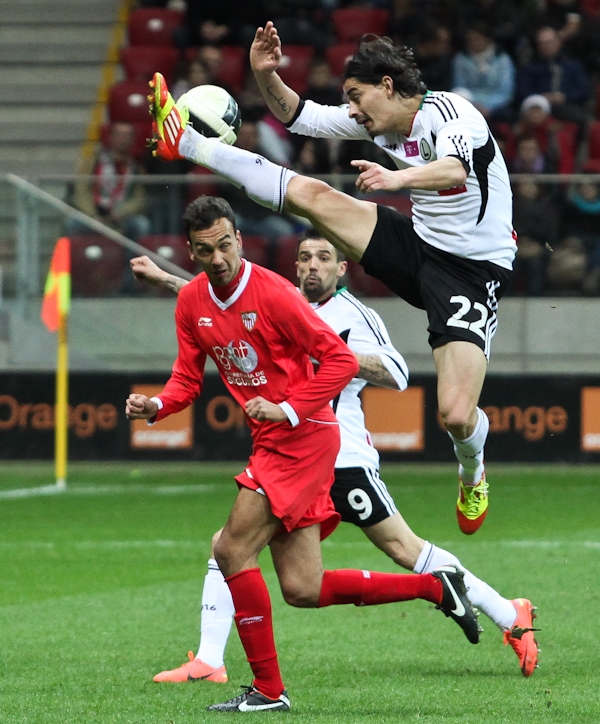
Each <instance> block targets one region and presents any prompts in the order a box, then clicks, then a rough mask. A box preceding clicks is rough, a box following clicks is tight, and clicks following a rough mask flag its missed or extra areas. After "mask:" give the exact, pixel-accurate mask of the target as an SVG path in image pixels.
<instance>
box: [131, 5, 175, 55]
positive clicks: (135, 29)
mask: <svg viewBox="0 0 600 724" xmlns="http://www.w3.org/2000/svg"><path fill="white" fill-rule="evenodd" d="M182 20H183V12H182V11H181V10H169V9H168V8H137V9H136V10H134V11H133V12H132V13H131V14H130V16H129V23H128V31H129V44H130V45H153V46H158V45H172V44H173V32H174V31H175V28H178V27H179V26H180V25H181V23H182Z"/></svg>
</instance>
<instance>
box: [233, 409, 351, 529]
mask: <svg viewBox="0 0 600 724" xmlns="http://www.w3.org/2000/svg"><path fill="white" fill-rule="evenodd" d="M339 449H340V430H339V425H338V424H337V423H331V422H328V423H319V422H311V421H309V420H305V421H304V422H301V423H300V424H299V425H298V426H297V427H294V428H291V429H289V430H286V435H285V437H280V438H279V439H277V440H273V441H269V440H262V441H261V442H260V443H258V444H257V445H256V447H255V448H254V450H253V451H252V455H251V456H250V460H249V461H248V465H247V467H246V469H245V470H244V472H243V473H240V474H239V475H236V477H235V479H236V481H237V482H238V484H239V485H243V486H244V487H245V488H250V490H259V489H262V490H263V491H264V493H265V495H266V497H267V498H268V500H269V503H270V505H271V510H272V512H273V515H275V516H276V517H277V518H279V519H280V520H281V522H282V524H283V527H284V528H285V530H286V531H288V532H290V531H292V530H294V529H295V528H307V527H308V526H310V525H315V523H320V525H321V540H323V539H324V538H327V536H328V535H331V534H332V533H333V531H334V530H335V529H336V528H337V526H338V523H339V522H340V519H341V516H340V514H339V513H337V512H336V510H335V508H334V507H333V503H332V501H331V496H330V495H329V491H330V489H331V486H332V484H333V476H334V466H335V460H336V457H337V454H338V452H339Z"/></svg>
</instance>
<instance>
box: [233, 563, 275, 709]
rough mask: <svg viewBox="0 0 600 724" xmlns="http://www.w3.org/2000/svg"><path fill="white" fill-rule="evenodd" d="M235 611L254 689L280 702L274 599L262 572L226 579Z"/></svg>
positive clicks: (252, 572)
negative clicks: (272, 607)
mask: <svg viewBox="0 0 600 724" xmlns="http://www.w3.org/2000/svg"><path fill="white" fill-rule="evenodd" d="M225 581H226V582H227V585H228V586H229V590H230V591H231V597H232V599H233V605H234V607H235V611H236V613H235V616H234V619H235V625H236V626H237V630H238V633H239V635H240V639H241V640H242V646H243V647H244V651H245V652H246V656H247V657H248V663H249V664H250V668H251V669H252V673H253V674H254V682H253V683H254V686H256V688H257V689H258V690H259V691H260V692H261V694H265V695H266V696H268V697H270V698H271V699H278V698H279V696H280V694H281V692H282V691H283V689H284V687H283V681H282V680H281V672H280V671H279V664H278V663H277V651H276V649H275V637H274V636H273V618H272V616H271V599H270V598H269V591H268V589H267V584H266V583H265V579H264V578H263V577H262V573H261V572H260V568H250V569H248V570H246V571H240V572H239V573H234V574H233V576H229V577H228V578H226V579H225Z"/></svg>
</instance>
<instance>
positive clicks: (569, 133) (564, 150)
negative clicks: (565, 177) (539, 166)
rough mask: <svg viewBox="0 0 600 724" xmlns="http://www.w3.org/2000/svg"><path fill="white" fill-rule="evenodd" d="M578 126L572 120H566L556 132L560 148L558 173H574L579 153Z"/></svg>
mask: <svg viewBox="0 0 600 724" xmlns="http://www.w3.org/2000/svg"><path fill="white" fill-rule="evenodd" d="M578 131H579V129H578V126H577V124H576V123H573V122H572V121H564V122H563V123H562V127H561V129H560V130H559V131H558V132H557V134H556V140H557V143H558V150H559V163H558V173H574V171H575V157H576V155H577V134H578Z"/></svg>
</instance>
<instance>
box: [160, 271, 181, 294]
mask: <svg viewBox="0 0 600 724" xmlns="http://www.w3.org/2000/svg"><path fill="white" fill-rule="evenodd" d="M186 284H187V282H186V280H185V279H181V278H180V277H176V276H173V275H172V274H169V276H168V277H167V278H166V279H165V280H164V281H163V282H161V286H163V287H165V288H166V289H168V290H169V291H170V292H174V293H175V294H179V290H180V289H183V287H185V285H186Z"/></svg>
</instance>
